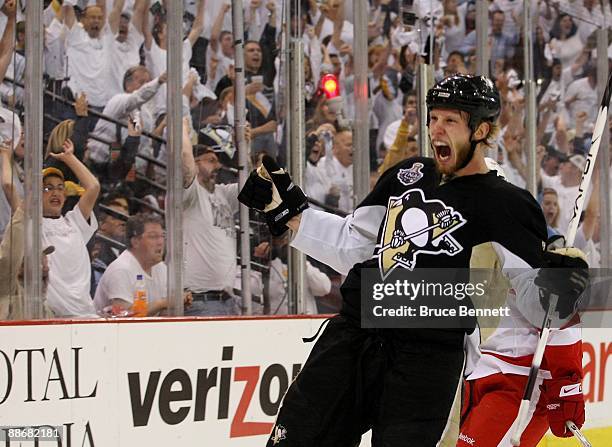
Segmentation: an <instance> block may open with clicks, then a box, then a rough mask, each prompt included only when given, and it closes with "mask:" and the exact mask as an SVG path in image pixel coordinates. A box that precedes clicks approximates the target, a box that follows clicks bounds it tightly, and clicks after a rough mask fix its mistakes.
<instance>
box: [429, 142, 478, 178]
mask: <svg viewBox="0 0 612 447" xmlns="http://www.w3.org/2000/svg"><path fill="white" fill-rule="evenodd" d="M431 148H432V150H433V151H434V161H435V163H436V169H437V170H438V172H439V173H440V174H442V175H444V176H453V175H454V174H455V173H456V172H457V171H458V170H459V169H460V168H461V167H462V166H463V164H464V163H465V161H466V160H467V158H468V157H469V155H470V149H471V144H470V142H469V141H468V142H467V143H465V144H464V145H461V146H460V147H453V148H451V154H452V155H453V158H454V161H453V160H451V161H452V163H440V161H439V160H438V157H437V155H436V149H435V148H434V147H433V145H432V146H431Z"/></svg>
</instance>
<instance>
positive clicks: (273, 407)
mask: <svg viewBox="0 0 612 447" xmlns="http://www.w3.org/2000/svg"><path fill="white" fill-rule="evenodd" d="M323 319H324V317H322V316H318V317H276V318H273V317H250V318H249V317H243V318H234V319H226V318H179V319H159V318H151V319H125V320H120V319H117V320H97V321H93V320H88V321H83V320H81V321H76V320H71V321H68V320H51V321H31V322H2V323H0V426H1V427H2V428H3V430H0V439H2V441H0V445H6V446H20V447H26V446H35V445H39V444H37V443H35V441H34V440H33V439H30V440H21V441H16V440H15V441H11V442H6V441H5V439H6V435H7V434H8V429H7V427H38V426H50V427H57V432H58V433H59V434H61V435H62V437H63V438H62V441H61V443H60V442H59V441H57V440H56V439H50V440H49V442H45V443H44V444H42V443H41V444H40V445H44V446H60V445H61V446H62V447H76V446H79V447H82V446H102V447H104V446H113V447H123V446H133V445H150V446H161V445H172V446H175V447H181V446H185V447H186V446H194V445H200V446H215V447H225V446H227V447H251V446H253V447H254V446H262V445H265V441H266V437H267V435H268V433H269V432H270V431H271V429H272V427H273V424H274V417H275V414H276V412H277V409H278V406H279V405H280V402H281V399H282V396H283V394H284V392H285V391H286V389H287V387H288V386H289V384H290V383H291V380H292V378H293V377H294V376H295V375H296V374H297V373H298V371H299V370H300V368H301V367H302V365H303V362H304V361H305V359H306V357H307V355H308V352H309V351H310V349H311V348H312V343H309V344H306V343H303V342H302V337H308V336H311V335H313V334H314V333H315V332H316V330H317V329H318V327H319V325H320V324H321V323H322V322H323ZM584 338H585V343H584V352H585V354H584V365H585V381H584V393H585V395H586V398H587V414H588V422H587V425H586V426H585V430H584V432H585V433H586V434H587V436H590V437H591V439H592V440H593V445H594V446H608V445H611V444H612V442H611V441H610V440H612V411H611V410H612V391H610V389H611V388H612V366H611V367H609V368H607V369H606V362H607V360H608V357H610V355H612V330H610V329H585V330H584ZM40 433H43V431H41V432H40ZM31 434H34V433H31ZM44 434H49V433H47V432H44ZM51 438H53V435H51ZM606 440H607V441H606ZM39 441H40V440H39ZM53 441H54V442H53ZM365 444H366V442H365V441H364V442H363V443H362V445H365ZM367 445H369V444H367ZM541 445H543V446H546V447H552V446H558V445H577V444H576V440H572V439H570V440H566V441H559V440H557V439H553V438H547V439H546V440H545V441H543V442H542V444H541Z"/></svg>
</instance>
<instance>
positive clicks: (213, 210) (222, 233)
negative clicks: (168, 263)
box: [182, 124, 240, 315]
mask: <svg viewBox="0 0 612 447" xmlns="http://www.w3.org/2000/svg"><path fill="white" fill-rule="evenodd" d="M182 152H183V182H184V183H183V186H184V188H185V191H184V193H183V210H184V213H183V235H184V236H183V237H184V244H185V245H184V247H185V253H184V256H185V270H184V275H185V276H184V278H185V288H186V289H189V290H190V291H191V292H192V293H193V304H192V306H191V307H190V308H189V309H188V310H187V312H185V314H186V315H238V314H239V313H240V308H239V306H238V302H237V300H236V297H234V296H233V294H232V290H233V283H234V278H235V276H236V230H235V223H234V215H235V214H236V213H237V212H238V198H237V197H238V185H237V184H235V183H234V184H230V185H217V184H215V181H216V178H217V174H218V172H219V169H220V168H221V164H220V163H219V159H218V157H217V154H216V153H215V152H214V151H213V150H212V149H211V148H210V147H209V146H204V145H201V144H198V145H196V146H194V147H192V145H191V141H190V138H189V127H188V124H185V125H184V126H183V143H182Z"/></svg>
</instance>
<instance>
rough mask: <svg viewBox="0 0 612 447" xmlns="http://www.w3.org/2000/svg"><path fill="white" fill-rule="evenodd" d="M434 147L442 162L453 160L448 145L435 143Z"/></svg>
mask: <svg viewBox="0 0 612 447" xmlns="http://www.w3.org/2000/svg"><path fill="white" fill-rule="evenodd" d="M433 147H434V149H435V151H436V156H437V157H438V159H440V161H447V160H449V159H450V158H451V148H450V146H449V145H448V144H446V143H444V142H441V141H434V142H433Z"/></svg>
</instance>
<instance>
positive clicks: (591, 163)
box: [510, 73, 612, 446]
mask: <svg viewBox="0 0 612 447" xmlns="http://www.w3.org/2000/svg"><path fill="white" fill-rule="evenodd" d="M611 94H612V73H611V74H610V77H608V84H607V85H606V90H605V91H604V95H603V98H602V99H601V105H600V107H599V112H598V113H597V120H596V121H595V128H594V129H593V136H592V138H591V148H590V149H589V153H588V155H587V159H586V165H585V167H584V172H583V173H582V178H581V179H580V186H579V187H578V197H576V201H575V202H574V214H573V216H572V220H570V223H569V228H568V230H567V237H566V239H565V246H566V247H571V246H572V245H574V239H575V238H576V232H577V230H578V222H579V220H580V215H581V214H582V209H583V208H584V202H585V198H586V191H587V189H588V187H589V185H590V183H591V176H592V174H593V169H594V167H595V159H596V158H597V151H598V150H599V144H600V143H601V137H602V135H603V132H604V129H605V126H606V125H607V124H608V108H609V105H610V95H611ZM558 299H559V297H558V296H556V295H551V296H550V299H549V301H548V309H546V314H545V315H544V322H543V324H542V333H541V335H540V340H539V341H538V345H537V347H536V350H535V353H534V354H533V360H532V362H531V368H530V370H529V377H528V379H527V385H526V386H525V393H524V394H523V399H522V400H521V405H520V406H519V411H518V415H517V417H516V420H515V421H514V424H513V425H514V434H513V435H512V438H511V439H510V442H511V443H512V445H514V446H517V445H520V443H521V435H522V434H523V431H525V428H526V426H527V413H528V412H529V402H530V401H531V396H532V394H533V388H534V387H535V383H536V380H537V378H538V372H539V371H540V365H541V364H542V358H543V357H544V349H545V348H546V344H547V343H548V337H549V335H550V325H551V323H552V318H551V316H550V314H551V309H555V308H556V307H557V300H558ZM569 422H571V421H569ZM583 438H584V436H583ZM579 439H580V438H579ZM587 442H588V441H587Z"/></svg>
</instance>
